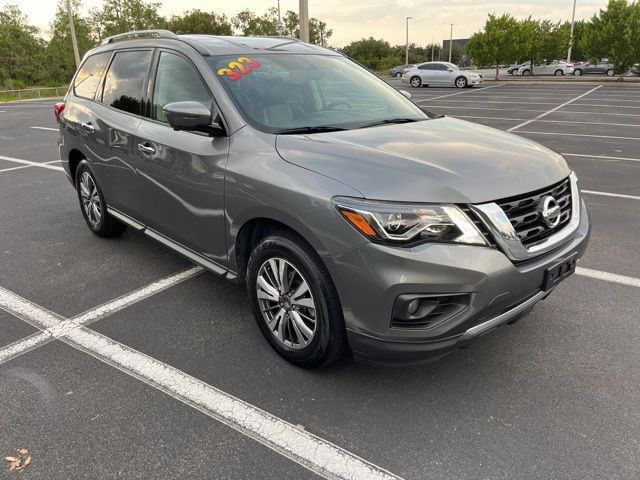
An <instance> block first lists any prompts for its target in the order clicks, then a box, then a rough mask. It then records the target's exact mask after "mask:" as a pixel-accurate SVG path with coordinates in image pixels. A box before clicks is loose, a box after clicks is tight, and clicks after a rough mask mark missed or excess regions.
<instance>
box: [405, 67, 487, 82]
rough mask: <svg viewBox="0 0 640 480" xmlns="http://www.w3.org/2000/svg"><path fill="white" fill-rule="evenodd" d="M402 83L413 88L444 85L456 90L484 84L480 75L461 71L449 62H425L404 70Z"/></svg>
mask: <svg viewBox="0 0 640 480" xmlns="http://www.w3.org/2000/svg"><path fill="white" fill-rule="evenodd" d="M402 83H408V84H409V85H411V86H412V87H414V88H418V87H428V86H429V85H446V86H451V87H458V88H467V87H473V86H474V85H480V84H482V83H484V80H483V78H482V75H479V74H477V73H474V72H468V71H466V70H461V69H460V67H458V66H457V65H454V64H453V63H449V62H426V63H420V64H418V65H415V66H413V67H412V68H409V69H408V70H405V72H404V73H403V74H402Z"/></svg>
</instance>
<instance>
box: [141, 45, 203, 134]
mask: <svg viewBox="0 0 640 480" xmlns="http://www.w3.org/2000/svg"><path fill="white" fill-rule="evenodd" d="M183 101H191V102H200V103H202V104H203V105H206V106H207V107H208V106H210V105H211V95H210V94H209V91H208V90H207V89H206V87H205V86H204V84H203V83H202V80H201V79H200V76H199V75H198V72H196V70H195V69H194V68H193V65H191V63H190V62H188V61H187V60H185V59H184V58H182V57H181V56H179V55H174V54H172V53H168V52H162V53H161V54H160V60H159V61H158V71H157V73H156V81H155V84H154V87H153V109H152V112H151V118H153V119H155V120H160V121H161V122H166V118H165V116H164V112H163V111H162V107H164V106H165V105H166V104H167V103H171V102H183Z"/></svg>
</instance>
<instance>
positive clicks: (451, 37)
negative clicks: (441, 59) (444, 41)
mask: <svg viewBox="0 0 640 480" xmlns="http://www.w3.org/2000/svg"><path fill="white" fill-rule="evenodd" d="M452 47H453V23H452V24H451V33H450V34H449V63H451V48H452Z"/></svg>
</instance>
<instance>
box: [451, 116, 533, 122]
mask: <svg viewBox="0 0 640 480" xmlns="http://www.w3.org/2000/svg"><path fill="white" fill-rule="evenodd" d="M452 116H453V117H455V118H478V119H482V120H507V121H510V122H521V121H522V120H524V118H500V117H477V116H475V115H452Z"/></svg>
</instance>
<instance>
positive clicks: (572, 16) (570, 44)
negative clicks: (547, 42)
mask: <svg viewBox="0 0 640 480" xmlns="http://www.w3.org/2000/svg"><path fill="white" fill-rule="evenodd" d="M575 22H576V0H573V13H572V14H571V35H570V36H569V51H568V52H567V63H569V62H571V49H572V48H573V26H574V25H575Z"/></svg>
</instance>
